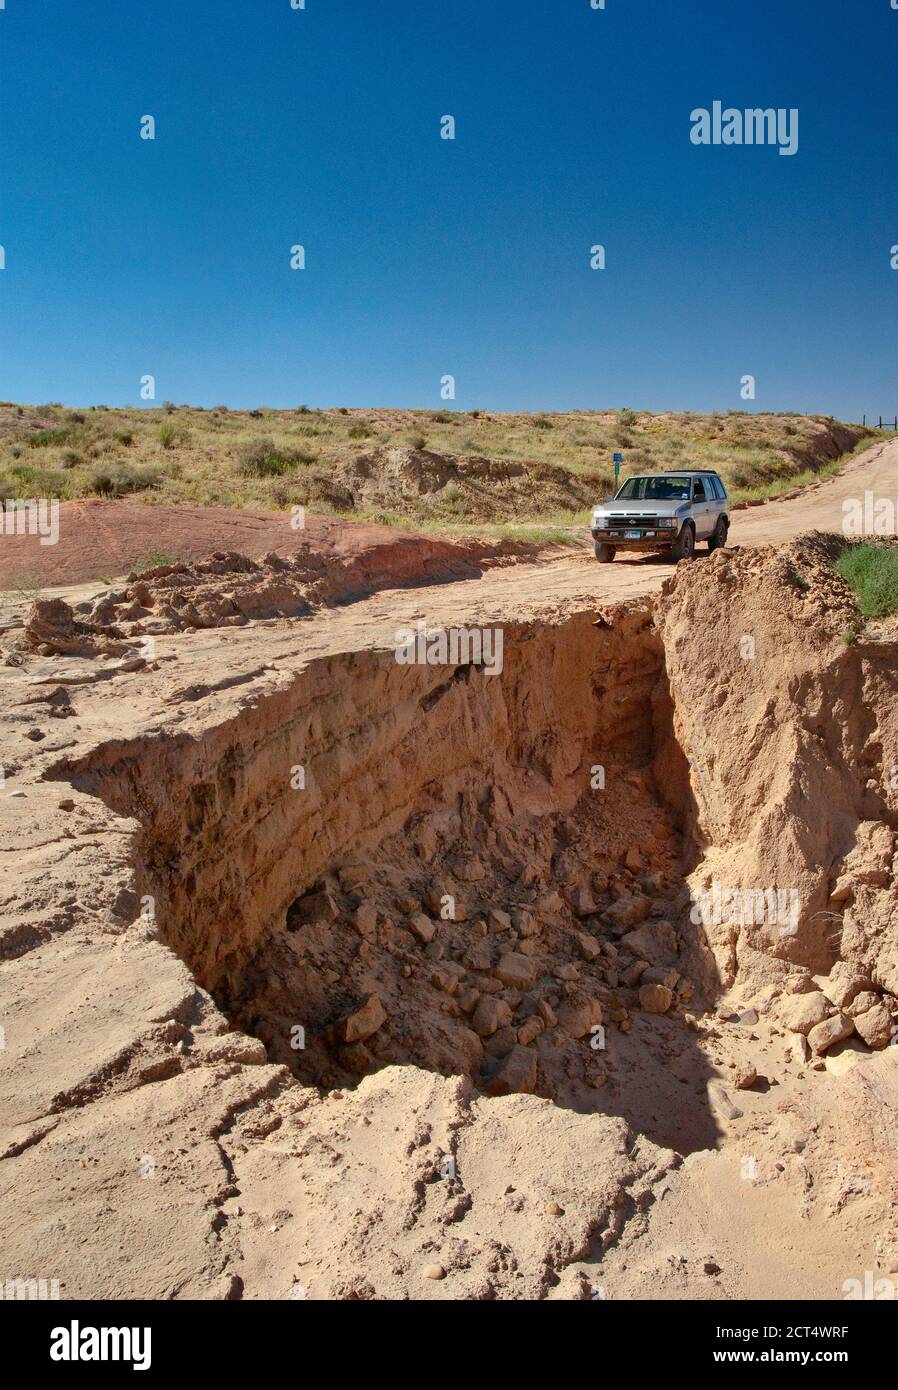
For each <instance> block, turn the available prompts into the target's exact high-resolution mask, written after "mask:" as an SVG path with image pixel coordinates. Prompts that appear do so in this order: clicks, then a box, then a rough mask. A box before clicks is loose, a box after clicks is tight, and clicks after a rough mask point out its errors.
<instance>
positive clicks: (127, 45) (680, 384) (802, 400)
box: [0, 0, 898, 418]
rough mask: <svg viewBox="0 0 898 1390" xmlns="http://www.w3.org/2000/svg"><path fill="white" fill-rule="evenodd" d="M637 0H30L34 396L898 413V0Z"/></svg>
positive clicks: (2, 158)
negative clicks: (759, 120) (757, 114)
mask: <svg viewBox="0 0 898 1390" xmlns="http://www.w3.org/2000/svg"><path fill="white" fill-rule="evenodd" d="M606 6H607V8H606V9H605V10H604V11H594V10H592V9H590V6H589V0H306V9H305V11H294V10H292V9H291V8H290V4H289V0H152V3H149V2H147V3H144V0H89V2H88V0H85V3H80V2H77V3H76V0H6V5H5V9H4V10H2V11H0V243H2V245H3V246H4V247H5V249H6V269H5V270H4V271H2V272H0V396H2V397H3V398H4V399H13V400H21V401H30V402H46V401H57V400H58V401H63V402H66V403H68V404H73V405H89V404H98V403H105V404H109V405H125V404H134V405H139V404H141V402H140V399H139V381H140V377H141V376H142V375H143V374H144V373H152V374H153V375H154V376H155V378H156V381H157V397H158V400H157V403H158V402H161V401H162V400H164V399H168V400H173V401H176V402H193V403H196V404H201V405H207V406H208V405H215V404H218V403H224V404H228V405H231V406H234V407H241V406H243V407H246V406H257V405H269V406H290V405H298V404H303V403H305V404H309V405H312V406H316V405H317V406H327V405H350V406H373V405H381V406H412V407H427V406H434V407H439V406H440V405H441V401H440V394H439V393H440V378H441V377H442V376H443V375H444V374H446V373H451V374H453V375H454V376H455V378H456V380H457V398H456V401H455V403H454V404H455V406H456V408H460V409H470V408H474V407H483V408H486V409H494V410H566V409H578V408H597V409H598V408H603V407H620V406H624V405H627V406H631V407H637V408H645V409H656V410H661V409H673V410H680V409H694V410H706V409H727V408H733V409H745V408H748V409H758V410H765V409H766V410H781V409H797V410H807V411H814V412H818V411H819V412H825V413H832V414H835V415H837V416H841V417H843V418H859V417H860V415H861V414H862V413H863V412H864V411H866V412H867V413H868V414H869V413H871V412H876V413H878V412H879V411H880V410H881V411H882V412H883V413H886V412H891V413H893V414H894V413H895V412H896V410H898V271H893V270H891V269H890V266H889V248H890V247H891V246H892V245H893V244H898V96H896V93H898V11H896V10H892V9H891V7H890V0H750V3H748V0H742V3H739V0H726V2H725V3H723V0H606ZM715 99H720V100H722V101H723V102H724V104H725V105H731V106H734V107H748V106H751V107H754V106H774V107H797V108H798V109H799V113H800V115H799V140H800V145H799V151H798V153H797V155H795V156H794V157H793V158H787V157H783V156H781V155H779V154H778V152H777V150H776V149H775V148H766V147H765V148H757V147H756V148H747V147H733V148H720V147H717V148H713V147H711V148H701V147H696V146H694V145H692V144H691V142H690V139H689V131H690V123H689V116H690V112H691V111H692V109H693V108H695V107H702V106H703V107H710V106H711V103H712V102H713V101H714V100H715ZM145 114H152V115H153V116H154V117H155V119H156V123H157V134H156V140H155V142H149V141H144V140H141V139H140V138H139V120H140V117H141V116H142V115H145ZM444 114H452V115H453V116H454V117H455V119H456V122H457V138H456V140H455V141H454V142H449V141H444V140H441V139H440V138H439V121H440V117H441V116H442V115H444ZM296 242H299V243H302V244H303V245H304V246H305V248H306V256H307V267H306V269H305V271H291V270H290V268H289V249H290V247H291V245H292V244H293V243H296ZM593 243H602V244H604V246H605V247H606V253H607V268H606V269H605V271H593V270H591V269H590V268H589V248H590V246H592V245H593ZM746 373H751V374H753V375H754V376H755V377H756V378H757V392H758V394H757V399H756V401H755V402H754V403H753V404H752V403H749V404H748V405H746V403H745V402H743V401H741V400H740V397H739V388H740V378H741V377H742V376H743V375H744V374H746Z"/></svg>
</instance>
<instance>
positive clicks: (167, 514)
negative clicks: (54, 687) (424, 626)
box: [0, 500, 534, 588]
mask: <svg viewBox="0 0 898 1390" xmlns="http://www.w3.org/2000/svg"><path fill="white" fill-rule="evenodd" d="M306 549H311V550H314V551H315V552H316V553H317V554H320V555H323V556H325V557H332V558H334V559H337V560H342V561H343V562H344V563H345V565H346V567H347V569H348V570H350V571H351V572H352V573H353V574H355V575H357V576H358V578H359V579H360V580H361V581H362V582H363V584H364V583H365V582H366V581H369V580H371V579H373V578H374V577H376V579H377V585H376V587H379V588H380V587H385V588H390V587H401V586H402V585H407V584H414V583H418V582H433V581H434V580H443V579H463V578H468V577H472V576H474V575H477V574H479V573H481V572H482V570H483V568H485V567H486V565H488V564H490V563H492V564H495V563H496V561H497V558H498V557H500V556H510V555H513V554H529V553H532V552H533V550H534V547H532V546H529V545H522V544H509V543H503V544H500V545H496V546H491V545H486V544H479V543H476V542H470V543H462V544H452V543H451V542H449V541H440V540H435V539H433V538H432V537H427V536H419V535H414V534H411V533H409V532H404V531H397V530H396V529H395V528H393V527H389V526H373V525H368V524H366V523H364V522H351V521H340V520H338V519H337V518H335V517H327V516H310V515H308V514H307V515H306V518H305V528H304V529H303V530H292V529H291V526H290V514H289V513H288V512H265V511H258V512H255V511H235V510H233V509H232V508H229V507H167V506H146V505H144V504H142V503H133V502H105V501H99V500H96V501H78V502H62V503H60V507H59V541H58V543H57V544H56V545H41V543H40V538H39V537H38V536H13V535H0V588H3V587H6V586H9V585H10V584H11V583H12V584H14V583H16V582H18V583H21V582H22V580H23V579H28V580H29V581H37V582H38V583H39V584H40V585H41V586H42V587H47V588H52V587H54V586H63V585H69V584H81V583H88V582H90V581H91V580H94V579H102V578H105V579H113V578H118V577H120V576H122V575H124V574H127V573H128V572H129V571H130V570H131V569H132V568H133V567H134V566H135V565H137V564H140V565H141V566H142V567H145V566H146V565H147V564H148V563H151V562H152V558H153V557H158V556H160V555H162V554H164V555H165V556H166V557H167V558H168V557H174V558H176V559H178V560H199V559H202V558H204V557H205V556H207V555H209V554H211V553H212V552H213V551H221V550H225V551H229V552H235V551H236V552H239V553H240V554H243V555H247V556H249V557H250V559H253V560H257V559H261V557H262V556H263V555H267V554H269V553H271V552H272V551H275V552H276V553H277V554H279V555H284V556H287V555H295V554H296V553H297V552H299V551H302V550H306ZM484 562H485V563H484ZM156 563H158V560H156Z"/></svg>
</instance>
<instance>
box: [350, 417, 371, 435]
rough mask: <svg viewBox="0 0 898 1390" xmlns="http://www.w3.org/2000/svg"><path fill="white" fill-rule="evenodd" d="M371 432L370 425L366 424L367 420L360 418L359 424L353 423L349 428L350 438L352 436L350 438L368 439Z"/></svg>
mask: <svg viewBox="0 0 898 1390" xmlns="http://www.w3.org/2000/svg"><path fill="white" fill-rule="evenodd" d="M370 433H371V429H370V426H368V425H366V424H365V422H364V421H363V420H360V421H359V422H358V423H357V424H355V425H351V426H350V429H349V438H350V439H367V438H368V436H369V434H370Z"/></svg>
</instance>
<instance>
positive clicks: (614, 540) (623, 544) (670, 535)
mask: <svg viewBox="0 0 898 1390" xmlns="http://www.w3.org/2000/svg"><path fill="white" fill-rule="evenodd" d="M633 529H634V530H635V529H636V528H635V527H634V528H633ZM590 530H591V532H592V538H593V540H594V541H599V542H600V543H601V544H602V545H613V546H615V548H616V549H618V550H660V549H661V548H662V547H664V546H671V545H673V543H674V541H675V540H676V539H677V536H678V535H679V534H680V527H679V526H677V527H672V526H671V527H663V528H661V527H657V528H656V527H651V528H648V529H646V528H640V534H639V538H638V540H637V539H632V538H628V539H624V533H623V532H621V531H618V530H611V529H609V530H603V529H602V528H601V527H598V526H593V527H591V528H590Z"/></svg>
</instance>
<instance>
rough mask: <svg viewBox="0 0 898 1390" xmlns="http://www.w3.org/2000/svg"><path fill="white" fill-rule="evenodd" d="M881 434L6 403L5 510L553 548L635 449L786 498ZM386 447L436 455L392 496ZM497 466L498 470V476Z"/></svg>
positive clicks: (585, 416)
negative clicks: (193, 517)
mask: <svg viewBox="0 0 898 1390" xmlns="http://www.w3.org/2000/svg"><path fill="white" fill-rule="evenodd" d="M873 433H874V432H873V431H862V430H861V428H860V427H859V426H843V425H840V424H839V423H838V422H836V421H834V420H832V419H831V418H828V417H824V416H802V415H769V414H745V413H740V412H726V413H721V414H714V415H696V414H677V415H673V414H658V415H653V414H649V413H645V412H634V411H630V410H620V411H616V412H604V413H602V412H586V411H584V412H576V413H571V414H564V415H502V414H495V413H491V412H486V411H469V412H462V411H449V410H435V411H434V410H423V411H422V410H417V411H411V410H346V409H340V410H310V409H308V408H306V407H300V408H299V409H296V410H266V409H260V410H252V411H234V410H228V409H227V408H226V407H224V406H220V407H216V408H214V409H211V410H206V409H201V408H197V407H190V406H174V405H171V404H165V405H163V406H161V407H159V408H154V409H135V410H130V409H124V410H118V409H115V410H114V409H109V408H107V407H105V406H94V407H90V408H85V409H83V410H70V409H67V408H66V407H64V406H61V405H47V406H21V405H15V404H11V403H0V501H2V500H3V499H4V498H11V497H20V498H26V497H34V496H41V497H58V498H60V499H67V498H69V499H71V498H79V497H122V496H126V495H131V496H133V497H137V498H139V499H141V500H145V501H146V502H148V503H153V502H166V503H180V504H187V505H199V506H206V505H212V504H220V505H225V506H233V507H252V508H287V507H290V506H292V505H296V504H299V505H305V506H310V507H312V508H313V509H315V510H316V511H319V512H330V513H334V514H337V515H341V516H346V517H350V518H356V519H362V520H375V521H380V522H384V523H387V524H390V523H393V524H397V525H403V526H406V527H408V526H411V527H421V528H425V529H428V530H436V531H448V532H454V531H466V532H470V531H473V530H490V531H493V532H496V531H502V532H508V531H509V530H513V531H514V532H515V533H516V534H519V535H530V536H531V537H532V538H534V539H539V538H543V537H544V536H545V535H546V533H547V532H550V531H551V530H552V528H555V527H559V528H560V527H565V526H570V525H572V524H575V523H576V524H579V523H582V522H583V521H584V520H585V518H586V513H587V508H588V506H589V504H590V502H592V501H594V500H598V499H600V498H601V497H603V496H604V495H605V494H606V493H607V492H608V490H609V488H610V486H611V480H612V465H611V456H612V453H613V452H614V451H619V452H621V453H622V454H623V455H624V472H625V474H626V473H627V472H634V471H640V470H649V471H657V470H659V469H663V468H665V467H681V468H682V467H714V468H717V469H718V470H719V471H720V473H721V474H722V476H723V477H724V479H725V480H726V482H727V484H728V486H729V488H730V490H731V493H732V494H733V495H734V498H735V499H736V500H740V499H749V498H757V497H764V496H772V495H777V494H779V493H782V492H784V491H787V490H790V489H792V488H795V487H797V486H800V485H801V484H802V483H803V482H808V481H811V480H812V479H813V478H816V477H820V476H821V475H823V474H826V473H829V472H832V471H834V470H835V469H836V468H837V467H838V459H839V457H840V455H842V454H844V453H845V452H848V451H851V450H852V448H854V447H856V446H857V444H858V442H860V443H861V444H862V445H863V444H866V443H867V442H868V441H869V439H870V438H871V436H872V434H873ZM386 449H404V450H407V451H413V454H414V455H419V454H421V452H422V451H426V452H427V454H428V455H431V456H438V457H436V458H434V457H431V458H422V459H416V458H415V457H411V463H410V464H409V461H408V459H406V460H404V462H403V463H402V468H401V469H400V471H401V472H403V474H404V476H403V478H402V479H401V480H400V481H399V482H397V481H396V478H395V476H394V477H392V479H391V480H390V485H389V486H386V487H385V488H383V489H381V490H380V493H378V488H377V486H376V485H371V484H370V483H369V482H368V481H367V475H369V474H374V475H376V474H377V473H378V470H379V469H380V470H381V471H383V470H382V464H383V456H382V455H381V454H379V453H378V452H377V451H379V450H386ZM372 453H374V461H373V464H369V462H368V460H369V457H370V456H371V455H372ZM359 460H361V465H360V464H359ZM395 461H396V456H395V455H394V456H392V462H393V464H395ZM465 461H468V464H467V466H466V465H465ZM485 461H486V462H488V463H492V464H494V465H495V467H493V468H491V469H490V468H487V469H486V470H485V469H484V462H485ZM447 462H448V464H449V469H448V473H447V469H446V467H445V464H446V463H447ZM456 464H458V465H460V469H457V468H456ZM422 465H423V471H424V472H430V473H433V474H434V478H432V479H430V480H428V481H426V482H425V483H423V484H422V483H421V482H420V479H419V480H418V482H417V483H415V482H414V481H413V485H412V486H411V487H409V486H408V485H407V483H408V477H407V475H408V473H409V469H411V472H412V473H414V472H415V470H416V469H417V471H418V473H419V474H420V472H421V471H422ZM502 465H506V466H507V467H506V468H505V469H504V470H503V467H502ZM389 471H390V469H389V468H387V472H389ZM360 472H361V473H362V474H365V475H366V484H365V486H364V487H362V488H360V487H358V486H356V483H357V482H358V479H359V477H360ZM395 472H396V469H395V467H394V468H393V473H394V474H395Z"/></svg>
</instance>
